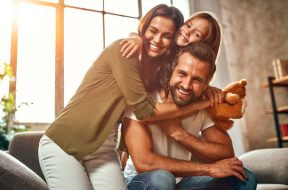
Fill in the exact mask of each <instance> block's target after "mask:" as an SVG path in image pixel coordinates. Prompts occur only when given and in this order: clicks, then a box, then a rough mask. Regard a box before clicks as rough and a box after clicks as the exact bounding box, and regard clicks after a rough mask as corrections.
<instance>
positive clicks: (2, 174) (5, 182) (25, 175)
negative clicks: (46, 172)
mask: <svg viewBox="0 0 288 190" xmlns="http://www.w3.org/2000/svg"><path fill="white" fill-rule="evenodd" d="M0 187H1V190H19V189H21V190H48V186H47V184H46V183H45V182H44V180H43V179H41V178H40V177H39V176H38V175H37V174H35V173H34V172H33V171H32V170H31V169H29V168H28V167H27V166H25V165H24V164H23V163H21V162H20V161H19V160H17V159H16V158H14V157H13V156H11V155H10V154H8V153H7V152H4V151H1V150H0Z"/></svg>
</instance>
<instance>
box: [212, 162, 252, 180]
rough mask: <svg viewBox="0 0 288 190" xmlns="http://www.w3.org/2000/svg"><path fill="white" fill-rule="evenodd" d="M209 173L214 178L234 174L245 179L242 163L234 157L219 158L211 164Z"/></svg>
mask: <svg viewBox="0 0 288 190" xmlns="http://www.w3.org/2000/svg"><path fill="white" fill-rule="evenodd" d="M210 175H211V176H212V177H216V178H224V177H229V176H235V177H237V178H238V179H240V180H242V181H245V179H247V174H246V172H245V170H244V168H243V163H242V161H241V160H239V159H238V158H236V157H235V158H228V159H224V160H220V161H218V162H215V163H213V164H211V168H210Z"/></svg>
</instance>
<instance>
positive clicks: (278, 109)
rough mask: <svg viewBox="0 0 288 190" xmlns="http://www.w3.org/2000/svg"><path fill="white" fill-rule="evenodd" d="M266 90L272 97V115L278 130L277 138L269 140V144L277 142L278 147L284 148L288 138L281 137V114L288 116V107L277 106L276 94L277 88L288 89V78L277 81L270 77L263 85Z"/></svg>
mask: <svg viewBox="0 0 288 190" xmlns="http://www.w3.org/2000/svg"><path fill="white" fill-rule="evenodd" d="M263 87H265V88H269V93H270V97H271V103H272V109H271V111H270V113H271V114H272V115H273V118H274V126H275V130H276V138H271V139H268V140H267V141H268V142H273V141H277V144H278V147H279V148H282V147H283V143H287V142H288V136H284V137H281V124H280V118H279V117H278V115H279V114H288V105H284V106H277V105H276V96H275V92H274V88H275V87H282V88H288V76H285V77H283V78H281V79H275V78H274V77H268V81H267V83H266V84H264V85H263Z"/></svg>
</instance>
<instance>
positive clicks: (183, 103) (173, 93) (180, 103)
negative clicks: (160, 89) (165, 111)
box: [169, 85, 201, 107]
mask: <svg viewBox="0 0 288 190" xmlns="http://www.w3.org/2000/svg"><path fill="white" fill-rule="evenodd" d="M177 88H179V89H181V90H183V91H187V90H185V89H184V88H183V87H182V86H179V87H177V86H171V85H170V86H169V92H170V94H171V96H172V99H173V101H174V103H175V104H176V105H177V106H179V107H182V106H187V105H188V104H190V103H192V102H195V101H197V100H199V99H200V97H201V96H195V93H194V91H192V90H189V93H190V98H189V99H185V100H182V99H180V98H178V96H177Z"/></svg>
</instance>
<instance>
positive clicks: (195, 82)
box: [169, 52, 210, 106]
mask: <svg viewBox="0 0 288 190" xmlns="http://www.w3.org/2000/svg"><path fill="white" fill-rule="evenodd" d="M209 67H210V65H209V63H207V62H205V61H201V60H199V59H197V58H195V57H194V56H193V55H191V54H190V53H189V52H184V53H183V54H182V55H181V56H180V57H179V59H178V64H177V66H176V67H175V69H174V71H173V73H172V76H171V78H170V83H169V90H170V94H171V96H172V98H173V101H174V102H175V104H177V105H178V106H185V105H187V104H189V103H191V102H193V101H195V100H198V99H199V98H200V97H201V95H202V92H203V91H204V90H205V89H206V88H207V85H208V74H209V69H210V68H209Z"/></svg>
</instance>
